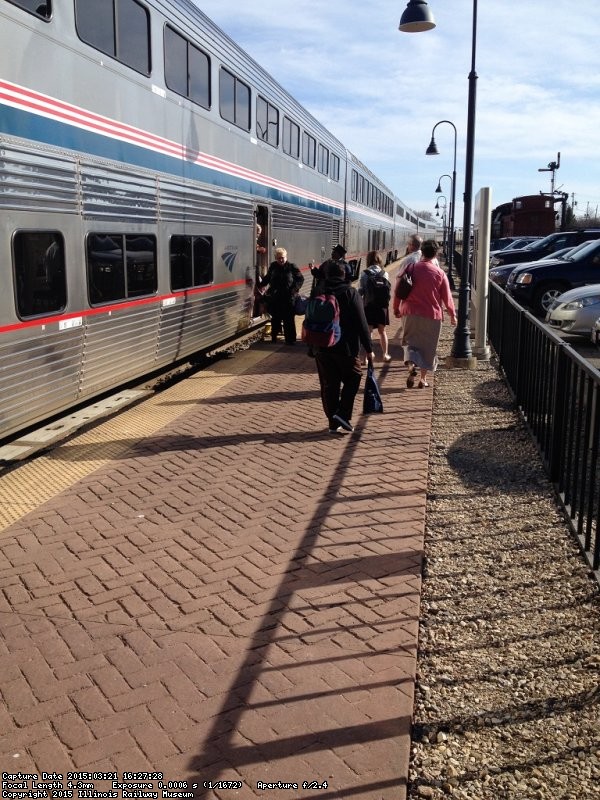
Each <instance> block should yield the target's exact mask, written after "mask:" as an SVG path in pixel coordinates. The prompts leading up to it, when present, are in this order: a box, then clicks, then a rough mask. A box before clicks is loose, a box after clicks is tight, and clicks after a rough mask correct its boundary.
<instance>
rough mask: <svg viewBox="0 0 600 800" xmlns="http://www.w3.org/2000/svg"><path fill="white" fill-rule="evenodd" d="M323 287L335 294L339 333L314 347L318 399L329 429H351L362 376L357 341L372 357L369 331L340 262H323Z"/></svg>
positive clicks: (338, 430)
mask: <svg viewBox="0 0 600 800" xmlns="http://www.w3.org/2000/svg"><path fill="white" fill-rule="evenodd" d="M323 290H324V292H325V293H329V294H333V295H335V297H336V299H337V301H338V305H339V307H340V328H341V331H342V335H341V338H340V340H339V342H338V343H337V344H335V345H333V346H332V347H319V348H314V356H315V361H316V363H317V372H318V373H319V383H320V384H321V402H322V403H323V410H324V411H325V416H326V417H327V420H328V422H329V433H344V432H349V433H351V432H352V431H353V430H354V428H353V427H352V424H351V422H350V420H351V419H352V410H353V408H354V398H355V397H356V393H357V392H358V387H359V386H360V379H361V377H362V365H361V359H360V358H359V353H360V346H361V344H362V346H363V347H364V348H365V350H366V352H367V359H368V360H369V361H373V358H374V357H375V356H374V353H373V352H372V350H371V348H372V345H371V331H370V330H369V326H368V324H367V320H366V318H365V310H364V307H363V302H362V300H361V297H360V295H359V294H358V292H357V291H356V289H355V288H354V287H353V286H350V284H348V283H347V282H346V280H345V270H344V265H343V264H342V263H341V262H336V261H332V262H330V263H329V264H328V265H327V266H326V268H325V276H324V283H323Z"/></svg>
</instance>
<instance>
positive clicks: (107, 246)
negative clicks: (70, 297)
mask: <svg viewBox="0 0 600 800" xmlns="http://www.w3.org/2000/svg"><path fill="white" fill-rule="evenodd" d="M123 259H124V254H123V236H122V235H121V234H120V233H117V234H115V235H114V236H111V235H110V234H103V233H93V234H90V235H89V236H88V239H87V269H88V292H89V297H90V303H91V304H92V305H96V304H98V303H107V302H110V301H114V300H124V299H125V297H126V296H127V295H126V292H125V268H124V266H123V263H124V262H123Z"/></svg>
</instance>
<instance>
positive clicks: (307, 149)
mask: <svg viewBox="0 0 600 800" xmlns="http://www.w3.org/2000/svg"><path fill="white" fill-rule="evenodd" d="M316 162H317V140H316V139H315V138H314V136H311V135H310V133H307V132H306V131H304V133H303V134H302V163H303V164H306V166H307V167H312V168H313V169H314V168H315V166H316Z"/></svg>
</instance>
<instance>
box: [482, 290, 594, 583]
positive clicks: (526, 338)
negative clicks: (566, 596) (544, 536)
mask: <svg viewBox="0 0 600 800" xmlns="http://www.w3.org/2000/svg"><path fill="white" fill-rule="evenodd" d="M488 333H489V339H490V344H491V345H492V347H493V348H494V350H495V351H496V354H497V356H498V359H499V362H500V366H501V367H502V369H503V371H504V374H505V376H506V380H507V382H508V385H509V387H510V389H511V391H512V392H513V394H514V397H515V400H516V402H517V405H518V407H519V410H520V412H521V413H522V415H523V417H524V419H525V422H526V424H527V426H528V427H529V430H530V432H531V434H532V435H533V437H534V439H535V441H536V443H537V445H538V448H539V450H540V454H541V457H542V459H543V462H544V466H545V468H546V470H547V471H548V473H549V475H550V478H551V480H552V482H553V484H554V487H555V489H556V492H557V494H558V497H559V500H560V501H561V503H562V504H563V506H564V509H565V511H566V513H567V516H568V519H569V521H570V523H571V526H572V528H573V531H574V533H575V535H576V536H577V538H578V540H579V543H580V545H581V548H582V549H583V551H584V553H585V556H586V558H587V559H588V561H589V563H590V565H591V566H592V569H593V570H594V571H595V572H596V578H597V579H598V580H600V573H599V572H598V570H599V569H600V531H599V530H598V527H599V526H598V523H599V521H600V372H598V370H596V369H594V368H593V367H592V366H591V365H590V364H588V362H587V361H585V359H583V358H581V356H579V355H578V354H577V353H576V352H575V351H574V350H573V348H572V347H570V345H568V344H566V343H565V342H564V341H563V340H562V339H560V338H559V337H558V336H556V335H555V334H554V333H553V332H552V331H550V330H548V329H547V328H546V327H545V326H544V325H543V324H542V323H541V322H540V321H539V320H537V319H536V318H535V317H534V316H533V315H532V314H530V313H528V312H527V311H525V310H524V309H523V308H521V307H520V306H519V305H518V304H517V303H515V302H514V301H513V300H512V299H511V298H510V297H508V295H507V294H506V293H505V292H504V291H503V290H502V289H500V288H499V287H497V286H495V285H494V284H491V283H490V293H489V313H488Z"/></svg>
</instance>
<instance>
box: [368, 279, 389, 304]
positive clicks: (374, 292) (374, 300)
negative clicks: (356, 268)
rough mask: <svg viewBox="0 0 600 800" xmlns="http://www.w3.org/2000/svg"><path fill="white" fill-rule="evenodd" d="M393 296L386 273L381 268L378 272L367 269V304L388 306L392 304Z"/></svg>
mask: <svg viewBox="0 0 600 800" xmlns="http://www.w3.org/2000/svg"><path fill="white" fill-rule="evenodd" d="M391 297H392V287H391V285H390V282H389V281H388V279H387V278H386V277H385V274H384V273H383V272H382V271H381V270H380V271H379V272H377V273H373V272H371V271H370V270H367V286H366V290H365V304H366V305H369V306H377V307H379V308H386V307H387V306H389V304H390V299H391Z"/></svg>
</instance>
